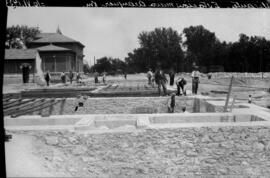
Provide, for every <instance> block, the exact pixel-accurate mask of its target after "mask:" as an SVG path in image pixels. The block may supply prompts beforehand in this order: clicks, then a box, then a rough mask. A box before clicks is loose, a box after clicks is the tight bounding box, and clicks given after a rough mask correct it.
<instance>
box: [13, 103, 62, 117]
mask: <svg viewBox="0 0 270 178" xmlns="http://www.w3.org/2000/svg"><path fill="white" fill-rule="evenodd" d="M60 101H61V100H57V101H54V102H53V103H48V102H46V103H43V105H39V106H36V107H34V108H31V109H28V110H25V111H23V112H20V113H17V114H14V115H12V116H11V117H18V116H21V115H24V114H28V113H32V112H35V111H37V110H41V109H45V108H48V107H50V106H51V105H55V104H57V103H58V102H60ZM49 102H50V101H49Z"/></svg>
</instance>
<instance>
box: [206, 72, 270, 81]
mask: <svg viewBox="0 0 270 178" xmlns="http://www.w3.org/2000/svg"><path fill="white" fill-rule="evenodd" d="M209 74H211V75H212V78H231V76H234V77H235V78H254V79H256V78H262V76H263V77H264V78H270V72H264V73H263V75H262V73H261V72H259V73H247V72H243V73H241V72H214V73H209Z"/></svg>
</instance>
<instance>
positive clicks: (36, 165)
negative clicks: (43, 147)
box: [5, 134, 53, 177]
mask: <svg viewBox="0 0 270 178" xmlns="http://www.w3.org/2000/svg"><path fill="white" fill-rule="evenodd" d="M12 137H13V138H12V140H11V141H10V142H6V143H5V154H6V173H7V177H52V176H53V175H51V174H50V173H48V172H47V171H46V169H45V168H44V167H43V166H42V163H41V161H40V160H39V158H38V157H36V156H34V155H33V146H32V141H33V137H32V136H27V135H17V134H12Z"/></svg>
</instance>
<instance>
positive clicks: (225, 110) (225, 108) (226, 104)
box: [223, 76, 233, 112]
mask: <svg viewBox="0 0 270 178" xmlns="http://www.w3.org/2000/svg"><path fill="white" fill-rule="evenodd" d="M232 82H233V76H232V78H231V82H230V86H229V91H228V94H227V98H226V103H225V106H224V111H223V112H228V111H227V108H228V104H229V99H230V95H231V91H232Z"/></svg>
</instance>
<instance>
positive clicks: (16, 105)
mask: <svg viewBox="0 0 270 178" xmlns="http://www.w3.org/2000/svg"><path fill="white" fill-rule="evenodd" d="M34 100H35V99H30V100H27V101H21V102H18V103H14V104H13V105H10V106H7V107H5V108H4V111H6V110H12V109H14V108H16V109H17V108H18V107H20V106H21V105H24V104H27V103H29V102H32V101H34Z"/></svg>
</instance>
